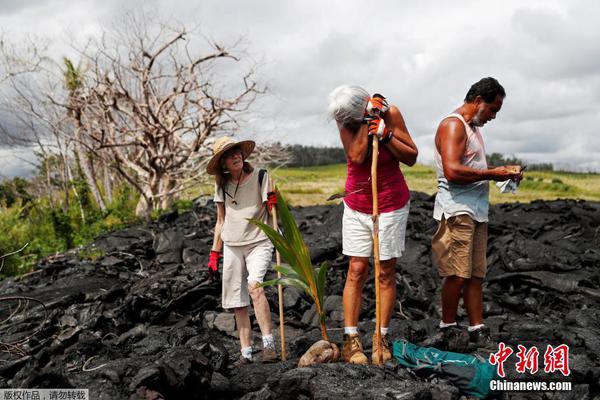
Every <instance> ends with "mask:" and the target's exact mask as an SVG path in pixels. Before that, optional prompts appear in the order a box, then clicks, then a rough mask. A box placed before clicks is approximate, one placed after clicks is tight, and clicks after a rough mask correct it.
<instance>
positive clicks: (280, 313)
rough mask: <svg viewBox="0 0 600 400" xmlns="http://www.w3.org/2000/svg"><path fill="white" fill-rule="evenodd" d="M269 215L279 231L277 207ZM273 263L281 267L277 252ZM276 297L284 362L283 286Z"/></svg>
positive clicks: (272, 188) (278, 289)
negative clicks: (277, 298)
mask: <svg viewBox="0 0 600 400" xmlns="http://www.w3.org/2000/svg"><path fill="white" fill-rule="evenodd" d="M271 190H272V191H273V192H274V191H275V182H274V181H273V180H271ZM271 215H272V216H273V229H275V231H279V225H278V223H277V206H273V208H272V209H271ZM275 261H276V262H277V265H281V256H280V255H279V252H278V251H277V250H276V251H275ZM277 278H278V279H279V278H281V272H279V271H277ZM277 296H278V297H279V335H280V336H281V360H282V361H285V360H286V356H285V324H284V320H283V286H282V285H277Z"/></svg>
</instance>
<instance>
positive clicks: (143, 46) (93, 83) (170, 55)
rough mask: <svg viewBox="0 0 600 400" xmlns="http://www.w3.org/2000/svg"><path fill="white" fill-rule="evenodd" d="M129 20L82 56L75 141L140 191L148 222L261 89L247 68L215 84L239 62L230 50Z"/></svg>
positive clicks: (182, 30)
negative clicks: (201, 47) (219, 71)
mask: <svg viewBox="0 0 600 400" xmlns="http://www.w3.org/2000/svg"><path fill="white" fill-rule="evenodd" d="M128 18H129V20H128V27H129V28H128V29H126V30H121V31H118V32H116V33H115V35H114V36H109V35H104V36H103V37H102V39H100V40H99V41H97V42H95V43H94V46H93V47H88V48H87V49H86V50H85V51H82V53H81V54H82V56H83V57H84V60H85V61H86V62H88V63H89V64H90V70H89V73H88V74H87V75H86V79H85V83H84V85H83V87H84V93H83V94H82V95H81V96H80V97H79V98H78V99H77V100H78V101H79V102H80V103H79V105H78V107H80V108H81V111H82V112H81V120H82V124H83V126H84V129H83V130H82V132H84V134H85V135H86V137H85V138H83V139H82V140H80V141H81V142H82V143H83V144H84V145H86V146H87V147H88V148H89V150H90V151H92V152H93V153H94V154H95V155H96V156H98V157H99V158H101V159H103V160H104V161H106V162H107V163H108V164H109V165H110V166H111V167H112V168H114V169H116V170H117V171H118V172H119V174H121V175H122V176H123V177H124V178H125V179H126V180H127V181H128V182H129V183H130V184H131V185H132V186H133V187H135V188H136V189H137V190H138V191H139V193H140V194H141V196H140V201H139V203H138V207H137V210H136V213H137V214H138V215H145V216H148V215H149V214H150V212H151V211H152V210H153V209H157V208H167V207H168V206H169V204H170V202H171V201H172V199H173V198H174V197H175V195H176V194H178V193H179V192H181V191H182V190H184V189H186V188H187V187H188V186H189V185H190V184H193V183H194V182H195V180H196V179H197V178H198V176H199V175H203V174H204V171H203V170H201V169H197V166H198V160H199V159H200V158H201V157H202V156H204V157H205V156H206V154H205V152H204V153H203V152H202V151H201V150H203V149H204V148H205V142H206V139H207V138H208V137H210V136H211V135H215V134H219V133H223V132H231V131H233V130H235V129H236V128H237V126H238V122H237V118H238V117H239V115H240V114H241V113H243V112H245V111H247V110H248V108H249V106H250V105H251V104H252V103H253V101H254V100H255V98H256V96H257V95H259V94H261V93H263V92H264V88H263V87H261V86H260V85H259V84H258V83H257V82H256V80H255V79H254V71H253V70H252V69H250V70H249V71H247V72H245V73H244V74H243V75H242V76H240V77H239V78H238V79H237V80H236V79H233V80H232V79H231V78H229V82H219V81H217V80H216V78H215V75H214V74H213V73H214V70H215V68H217V67H223V68H231V66H230V65H228V63H229V64H231V63H233V64H238V63H240V58H239V57H238V56H237V55H235V54H234V53H233V52H232V50H230V49H227V48H225V47H223V46H221V45H219V44H216V43H212V42H209V43H208V45H209V46H208V49H207V50H205V51H194V50H193V46H192V45H191V43H192V39H194V36H193V35H191V34H190V33H188V32H187V31H186V30H185V28H179V29H168V28H166V27H164V26H163V27H161V28H160V29H156V30H155V31H152V30H151V29H149V27H148V26H147V25H146V22H145V21H143V20H140V19H138V18H136V17H135V16H129V17H128ZM232 82H233V84H232Z"/></svg>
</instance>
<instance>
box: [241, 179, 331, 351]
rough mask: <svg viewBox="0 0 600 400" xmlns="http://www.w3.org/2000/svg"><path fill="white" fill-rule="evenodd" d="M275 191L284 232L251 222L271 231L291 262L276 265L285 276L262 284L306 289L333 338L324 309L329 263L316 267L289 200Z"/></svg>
mask: <svg viewBox="0 0 600 400" xmlns="http://www.w3.org/2000/svg"><path fill="white" fill-rule="evenodd" d="M275 193H276V196H277V210H278V214H279V217H280V219H281V227H282V228H283V232H282V233H279V232H277V231H276V230H275V229H273V228H272V227H270V226H269V225H267V224H265V223H263V222H261V221H259V220H256V219H251V220H250V222H252V223H253V224H255V225H256V226H258V227H259V228H260V229H261V230H262V231H263V232H264V233H265V234H266V235H267V237H268V238H269V240H271V242H272V243H273V246H274V247H275V250H277V251H278V252H279V254H280V255H281V257H283V259H284V260H285V261H286V262H287V263H288V265H276V266H275V267H274V268H275V270H276V271H277V272H279V273H280V274H281V277H280V278H277V279H272V280H269V281H265V282H263V283H262V284H261V285H260V286H275V285H285V286H294V287H296V288H298V289H300V290H303V291H304V292H306V293H307V294H308V295H309V296H310V298H312V299H313V301H314V303H315V308H316V310H317V314H318V315H319V322H320V325H321V335H322V336H323V340H326V341H328V342H329V338H328V336H327V327H326V325H325V310H324V309H323V297H324V294H325V277H326V274H327V264H326V263H323V264H321V266H320V267H319V268H318V270H317V269H315V268H314V267H313V265H312V261H311V259H310V252H309V250H308V246H307V245H306V243H305V242H304V239H303V237H302V234H301V233H300V229H298V225H297V224H296V220H295V219H294V216H293V215H292V213H291V212H290V209H289V208H288V205H287V202H286V201H285V199H284V197H283V196H282V195H281V193H280V192H279V190H278V189H277V188H275Z"/></svg>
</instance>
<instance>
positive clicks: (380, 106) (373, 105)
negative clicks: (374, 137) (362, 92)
mask: <svg viewBox="0 0 600 400" xmlns="http://www.w3.org/2000/svg"><path fill="white" fill-rule="evenodd" d="M389 108H390V106H389V105H388V102H387V100H386V99H385V97H383V95H381V94H379V93H375V94H374V95H373V97H371V98H370V99H369V102H368V103H367V109H366V112H367V114H369V115H381V114H383V113H384V112H386V111H387V110H389Z"/></svg>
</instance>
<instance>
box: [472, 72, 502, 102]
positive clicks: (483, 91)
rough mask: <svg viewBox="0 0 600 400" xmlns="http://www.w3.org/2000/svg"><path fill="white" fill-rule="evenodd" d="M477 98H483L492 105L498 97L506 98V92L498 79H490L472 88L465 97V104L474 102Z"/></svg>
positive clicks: (483, 80) (484, 79)
mask: <svg viewBox="0 0 600 400" xmlns="http://www.w3.org/2000/svg"><path fill="white" fill-rule="evenodd" d="M477 96H481V98H482V99H483V100H484V101H485V102H486V103H491V102H493V101H494V100H495V99H496V96H501V97H502V98H504V97H506V92H505V91H504V88H503V87H502V85H501V84H500V83H499V82H498V81H497V80H496V79H494V78H491V77H488V78H483V79H481V80H480V81H479V82H476V83H474V84H473V85H472V86H471V88H470V89H469V91H468V92H467V95H466V96H465V103H472V102H474V101H475V98H476V97H477Z"/></svg>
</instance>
